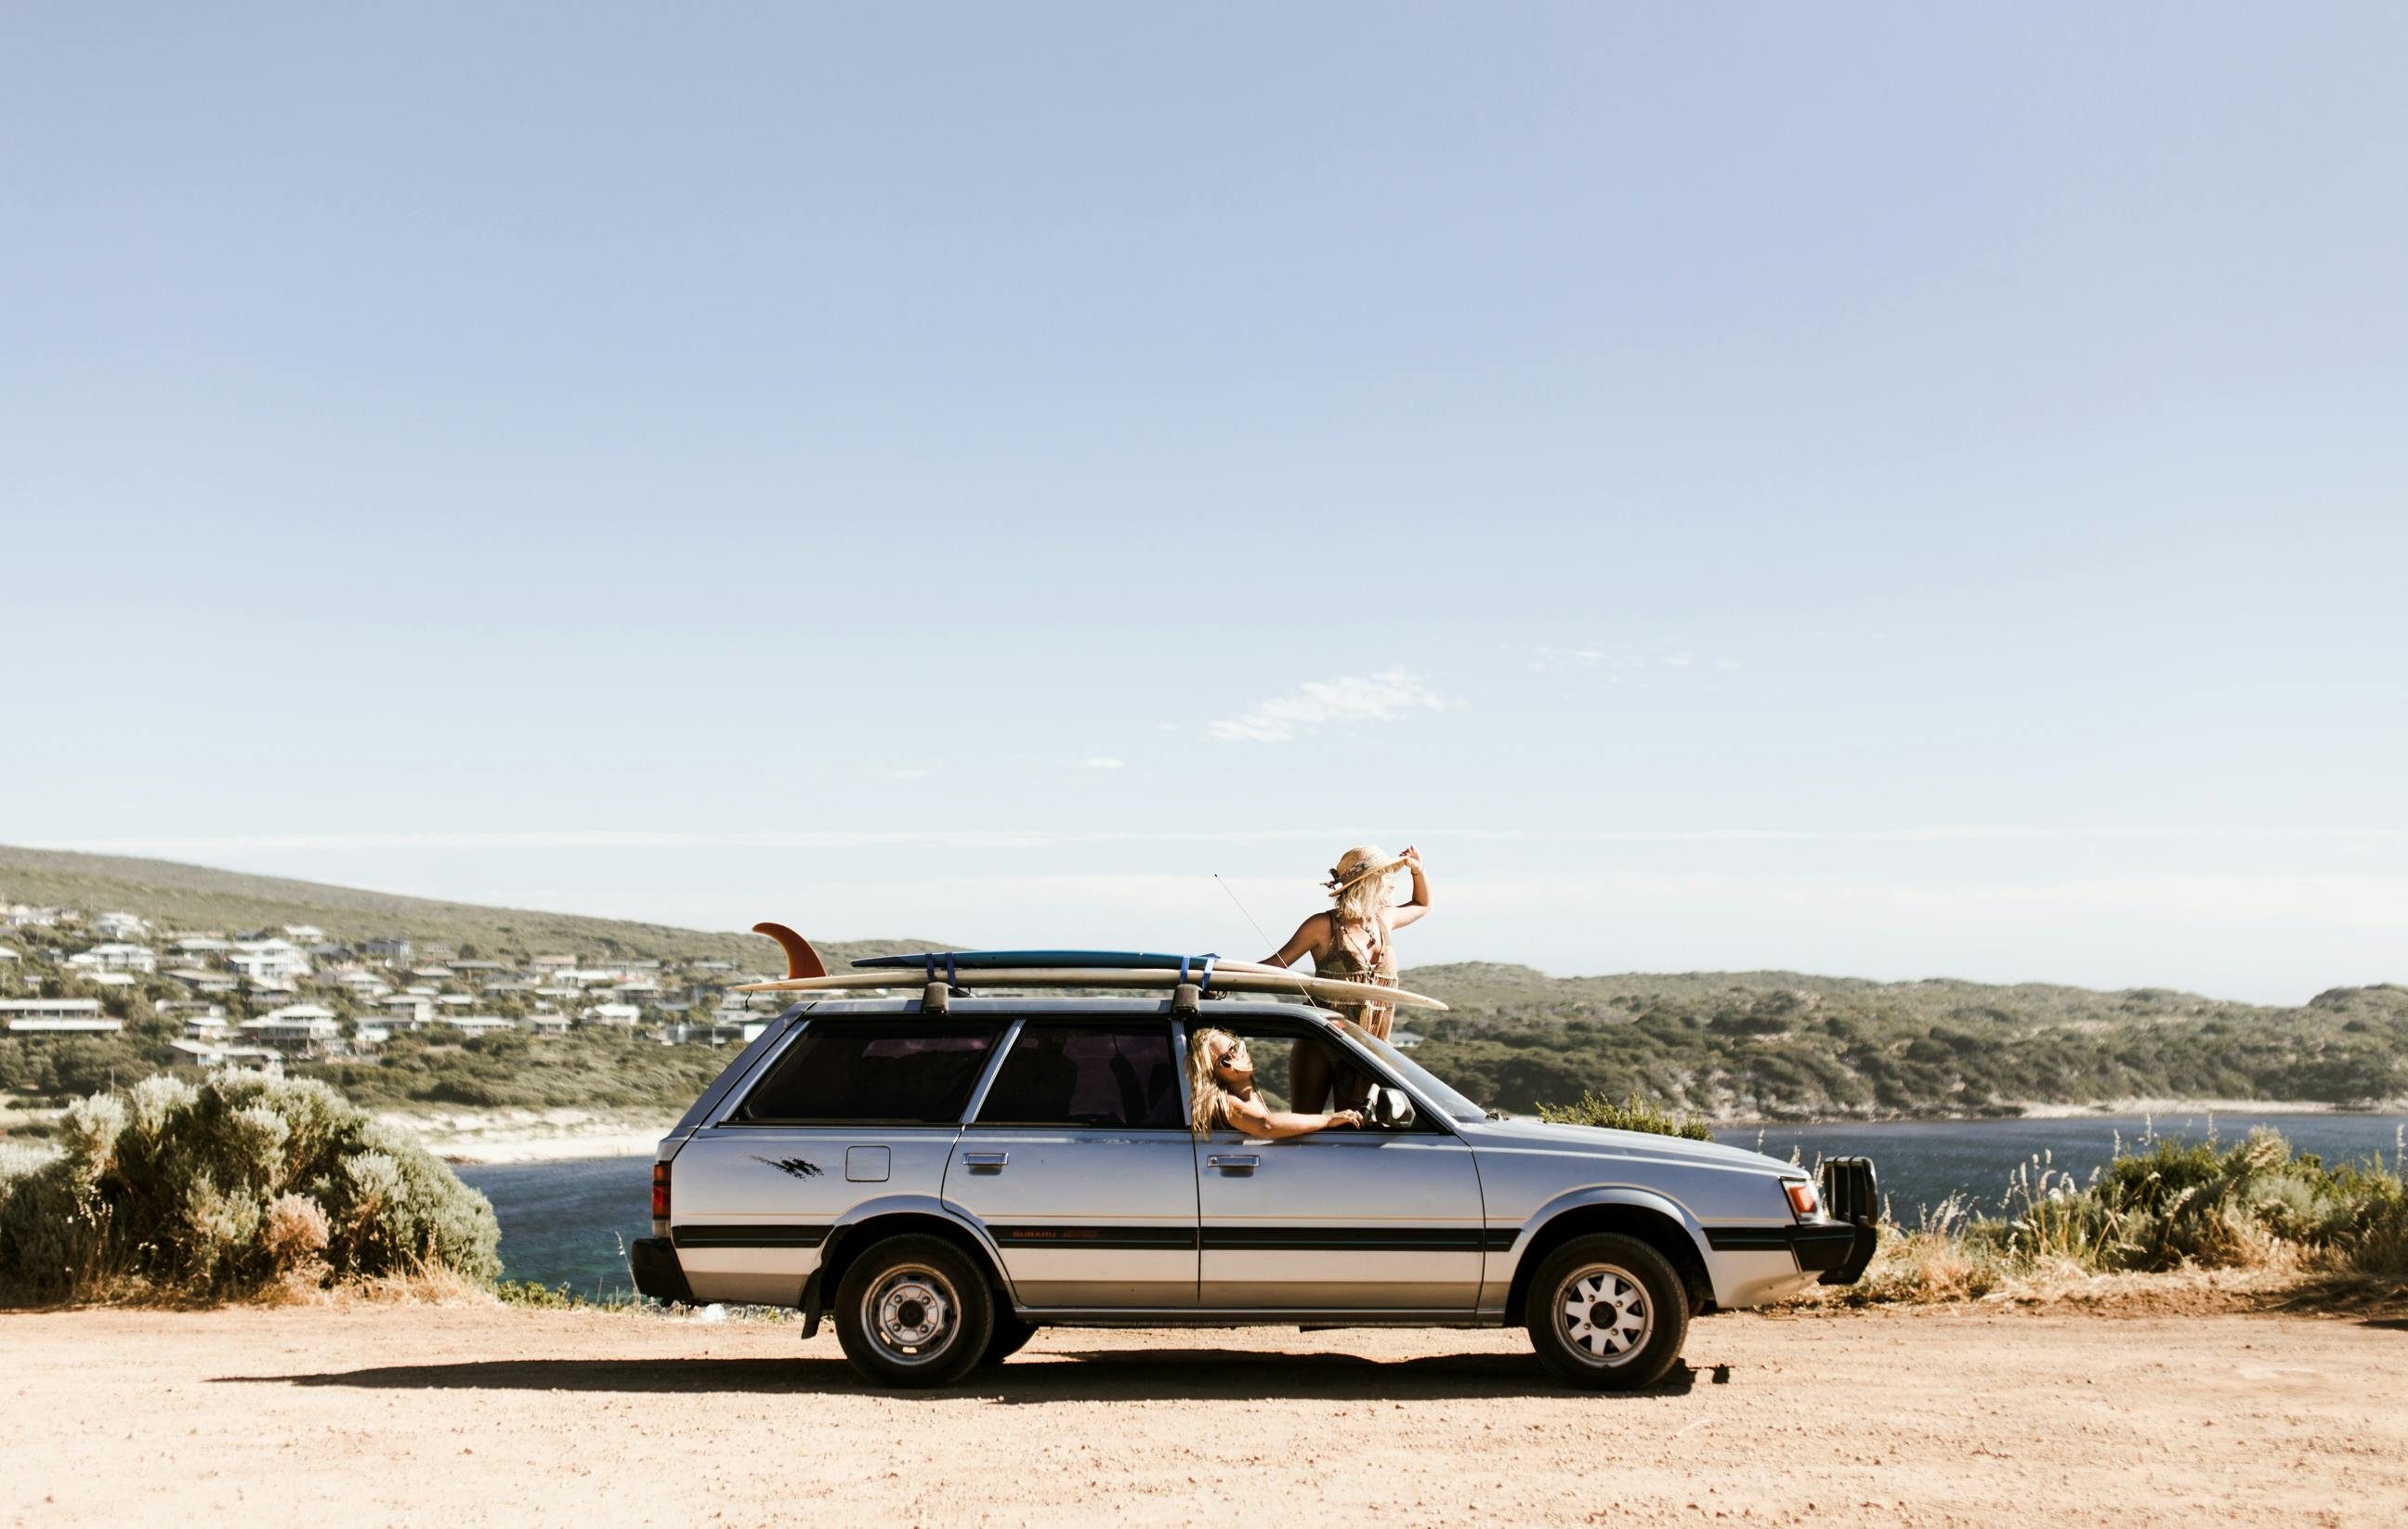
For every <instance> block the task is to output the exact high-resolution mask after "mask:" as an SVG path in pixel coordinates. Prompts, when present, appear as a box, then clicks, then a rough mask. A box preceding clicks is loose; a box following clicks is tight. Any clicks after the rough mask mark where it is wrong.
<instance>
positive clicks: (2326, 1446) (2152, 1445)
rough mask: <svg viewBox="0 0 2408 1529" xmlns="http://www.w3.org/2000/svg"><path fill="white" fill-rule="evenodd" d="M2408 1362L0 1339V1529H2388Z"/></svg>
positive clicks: (1913, 1330) (137, 1326) (736, 1329)
mask: <svg viewBox="0 0 2408 1529" xmlns="http://www.w3.org/2000/svg"><path fill="white" fill-rule="evenodd" d="M2403 1328H2408V1323H2402V1322H2399V1321H2396V1320H2394V1321H2383V1320H2370V1319H2365V1318H2359V1317H2348V1316H2327V1317H2305V1316H2296V1315H2241V1314H2231V1313H2225V1314H2216V1315H2202V1316H2165V1315H2128V1316H2116V1315H2112V1314H2101V1313H2098V1312H2083V1313H2071V1314H2068V1313H2062V1312H2057V1313H2050V1312H2031V1311H2024V1310H2016V1309H2001V1308H1997V1307H1978V1308H1950V1309H1926V1310H1917V1311H1900V1310H1882V1311H1874V1312H1857V1313H1839V1314H1828V1315H1816V1314H1799V1313H1790V1314H1781V1315H1770V1316H1764V1315H1752V1314H1739V1315H1732V1316H1724V1317H1714V1318H1709V1319H1707V1320H1705V1321H1703V1322H1699V1324H1698V1326H1697V1327H1696V1328H1695V1329H1694V1330H1693V1332H1692V1335H1691V1337H1690V1342H1689V1346H1688V1350H1687V1358H1688V1360H1689V1361H1690V1362H1691V1366H1692V1367H1689V1368H1684V1369H1683V1370H1679V1371H1676V1372H1675V1374H1674V1378H1673V1380H1672V1382H1671V1383H1670V1384H1668V1385H1666V1386H1663V1387H1661V1388H1659V1389H1657V1390H1656V1391H1653V1392H1650V1393H1645V1394H1640V1395H1629V1396H1614V1395H1592V1394H1585V1393H1571V1392H1566V1391H1562V1390H1559V1389H1557V1388H1556V1387H1555V1385H1553V1384H1552V1383H1551V1382H1550V1381H1548V1380H1547V1379H1545V1378H1544V1376H1543V1375H1542V1374H1541V1371H1540V1370H1539V1368H1538V1366H1537V1365H1536V1363H1535V1362H1534V1361H1533V1360H1532V1359H1531V1358H1530V1356H1529V1352H1528V1348H1527V1342H1526V1340H1525V1339H1524V1338H1523V1336H1521V1335H1520V1334H1519V1333H1508V1332H1383V1331H1373V1330H1358V1331H1344V1332H1326V1333H1312V1334H1299V1333H1297V1332H1294V1331H1284V1330H1280V1329H1250V1330H1235V1331H1226V1332H1223V1331H1211V1332H1152V1333H1108V1332H1096V1331H1082V1330H1077V1329H1067V1330H1057V1331H1054V1332H1049V1333H1043V1334H1039V1336H1038V1338H1037V1340H1036V1341H1035V1343H1034V1344H1032V1345H1031V1347H1030V1349H1029V1350H1027V1351H1026V1352H1025V1353H1024V1354H1023V1355H1021V1356H1020V1357H1018V1358H1016V1359H1014V1360H1012V1361H1011V1362H1010V1363H1009V1364H1007V1365H1002V1366H1001V1367H999V1368H996V1369H991V1370H987V1371H983V1372H982V1373H980V1374H979V1375H978V1376H977V1377H975V1378H974V1379H972V1380H971V1381H970V1383H968V1385H966V1386H964V1387H962V1388H961V1389H959V1390H955V1391H951V1392H944V1393H923V1394H890V1393H878V1392H873V1391H870V1390H868V1389H867V1388H865V1387H864V1386H862V1385H861V1384H860V1383H859V1382H858V1381H857V1380H855V1379H854V1378H853V1373H852V1371H851V1370H850V1369H849V1368H847V1366H846V1365H845V1364H844V1362H843V1360H842V1358H841V1357H840V1356H839V1353H838V1351H837V1348H836V1344H835V1342H834V1340H833V1338H832V1337H830V1336H828V1335H827V1334H825V1333H823V1334H822V1335H821V1336H819V1337H817V1338H815V1339H813V1340H811V1341H810V1342H808V1343H806V1342H804V1341H803V1340H802V1339H801V1337H800V1336H799V1331H800V1330H799V1328H798V1326H797V1325H796V1324H795V1323H792V1322H785V1323H773V1322H759V1323H753V1322H716V1323H713V1322H701V1321H696V1320H692V1319H682V1320H678V1319H668V1318H664V1317H645V1316H631V1315H624V1314H612V1313H605V1312H596V1311H528V1310H519V1309H510V1308H494V1307H460V1308H426V1307H417V1308H411V1307H390V1306H360V1307H354V1308H349V1309H340V1308H285V1309H280V1310H279V1309H259V1308H244V1309H228V1310H217V1311H201V1312H167V1311H132V1310H97V1311H75V1312H55V1313H34V1314H12V1315H0V1348H5V1350H6V1351H7V1354H8V1355H9V1369H8V1374H7V1386H8V1392H7V1395H8V1399H9V1404H10V1412H11V1415H12V1418H13V1422H14V1436H13V1437H12V1441H11V1444H12V1447H11V1450H10V1457H11V1461H12V1464H11V1466H10V1468H9V1469H8V1470H7V1472H5V1473H0V1522H6V1523H7V1524H9V1525H25V1526H36V1525H40V1526H50V1525H66V1524H79V1525H80V1524H120V1523H138V1522H165V1521H167V1520H170V1519H172V1520H174V1521H175V1522H179V1523H189V1524H218V1523H226V1524H245V1525H250V1524H256V1523H260V1522H298V1523H325V1522H339V1523H346V1524H394V1525H420V1524H426V1523H435V1522H441V1523H450V1524H488V1523H492V1524H502V1523H509V1524H519V1523H527V1524H554V1523H558V1524H567V1523H575V1524H578V1525H581V1526H609V1525H623V1524H624V1525H637V1524H664V1525H666V1524H687V1523H714V1524H842V1525H859V1524H930V1525H934V1524H955V1523H960V1524H996V1525H1013V1524H1032V1525H1056V1524H1071V1525H1081V1524H1111V1525H1117V1526H1126V1525H1132V1524H1199V1525H1202V1524H1210V1525H1215V1526H1226V1524H1228V1523H1229V1522H1232V1519H1231V1515H1232V1513H1233V1512H1235V1511H1238V1510H1239V1505H1243V1504H1251V1505H1253V1510H1254V1511H1255V1512H1257V1513H1264V1512H1272V1513H1276V1514H1277V1515H1279V1516H1281V1517H1282V1518H1283V1521H1284V1520H1286V1519H1288V1518H1294V1517H1296V1516H1297V1515H1302V1521H1301V1522H1327V1521H1328V1520H1330V1519H1331V1518H1333V1517H1335V1518H1339V1519H1343V1520H1346V1521H1349V1522H1355V1521H1368V1522H1378V1523H1383V1524H1386V1523H1393V1524H1398V1525H1421V1524H1434V1523H1447V1524H1491V1523H1494V1524H1540V1523H1543V1524H1557V1523H1564V1524H1570V1523H1644V1524H1657V1523H1692V1522H1711V1521H1718V1520H1728V1521H1757V1522H1774V1523H1813V1524H1855V1523H1868V1524H1870V1523H1879V1524H1912V1525H1921V1524H1930V1525H1942V1524H1954V1525H1965V1524H1983V1525H1986V1524H1999V1525H2009V1524H2013V1525H2018V1526H2021V1525H2028V1524H2033V1523H2057V1524H2083V1523H2100V1522H2112V1523H2115V1524H2118V1525H2124V1526H2135V1529H2138V1526H2148V1525H2158V1524H2163V1525H2170V1526H2171V1525H2183V1526H2185V1529H2189V1526H2193V1525H2197V1524H2200V1523H2215V1524H2268V1525H2275V1524H2279V1525H2284V1526H2286V1529H2288V1526H2296V1525H2319V1526H2354V1525H2361V1524H2363V1525H2369V1526H2372V1525H2385V1526H2388V1525H2390V1524H2393V1523H2396V1522H2398V1518H2399V1513H2400V1510H2401V1504H2403V1503H2408V1397H2403V1395H2402V1393H2401V1391H2400V1389H2399V1388H2398V1387H2397V1386H2396V1385H2393V1384H2391V1383H2390V1378H2392V1377H2394V1376H2396V1375H2397V1374H2398V1373H2399V1372H2400V1370H2401V1366H2402V1365H2408V1331H2403Z"/></svg>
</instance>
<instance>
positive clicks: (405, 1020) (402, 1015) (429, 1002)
mask: <svg viewBox="0 0 2408 1529" xmlns="http://www.w3.org/2000/svg"><path fill="white" fill-rule="evenodd" d="M377 1007H379V1008H380V1009H382V1010H383V1011H384V1017H383V1021H382V1022H383V1024H384V1025H385V1027H386V1028H387V1029H391V1030H415V1029H417V1028H418V1027H419V1026H420V1025H422V1024H424V1023H426V1022H428V1021H430V1020H432V1019H434V1018H435V1000H434V999H433V998H432V997H430V996H428V995H427V994H425V993H388V994H386V995H385V996H384V997H382V998H380V999H378V1000H377Z"/></svg>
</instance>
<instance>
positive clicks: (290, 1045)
mask: <svg viewBox="0 0 2408 1529" xmlns="http://www.w3.org/2000/svg"><path fill="white" fill-rule="evenodd" d="M342 1030H343V1027H342V1024H341V1022H339V1021H337V1019H336V1017H335V1011H334V1010H333V1009H331V1008H324V1007H320V1006H318V1005H316V1004H288V1005H286V1006H285V1007H282V1008H279V1009H276V1010H273V1011H272V1012H269V1013H266V1014H262V1015H261V1016H260V1017H259V1018H257V1019H255V1020H245V1021H244V1022H242V1034H243V1038H244V1039H246V1040H249V1041H252V1042H254V1043H256V1044H259V1045H262V1046H273V1047H275V1048H276V1049H277V1050H279V1051H283V1052H285V1053H287V1054H291V1053H293V1052H295V1051H311V1050H324V1049H326V1048H327V1047H329V1046H331V1045H333V1044H334V1042H335V1041H336V1039H337V1037H338V1036H341V1035H342Z"/></svg>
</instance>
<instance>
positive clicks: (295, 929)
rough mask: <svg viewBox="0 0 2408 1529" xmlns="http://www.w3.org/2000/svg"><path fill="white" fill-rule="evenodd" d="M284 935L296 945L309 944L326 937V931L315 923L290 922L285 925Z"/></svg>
mask: <svg viewBox="0 0 2408 1529" xmlns="http://www.w3.org/2000/svg"><path fill="white" fill-rule="evenodd" d="M284 937H285V938H286V939H289V940H291V941H293V942H294V944H296V945H308V944H311V943H312V942H314V941H317V940H322V939H324V938H325V937H326V932H325V931H324V930H322V929H321V928H319V927H318V926H317V925H316V924H314V923H288V924H286V925H285V926H284Z"/></svg>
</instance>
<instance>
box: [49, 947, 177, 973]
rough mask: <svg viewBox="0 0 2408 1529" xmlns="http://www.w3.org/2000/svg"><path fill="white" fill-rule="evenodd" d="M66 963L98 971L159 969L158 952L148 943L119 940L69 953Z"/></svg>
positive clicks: (153, 970) (149, 970)
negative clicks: (128, 942)
mask: <svg viewBox="0 0 2408 1529" xmlns="http://www.w3.org/2000/svg"><path fill="white" fill-rule="evenodd" d="M67 965H70V966H82V967H85V968H87V969H89V970H92V971H98V972H155V971H157V970H158V969H159V952H158V951H156V950H152V949H150V947H149V946H148V945H130V944H126V943H124V942H122V941H119V942H114V943H110V944H107V945H95V946H93V948H92V949H91V950H86V951H83V952H82V953H81V954H79V955H71V956H69V957H67Z"/></svg>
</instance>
